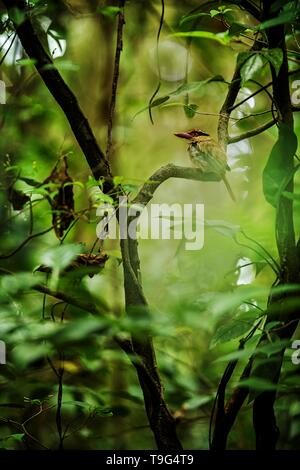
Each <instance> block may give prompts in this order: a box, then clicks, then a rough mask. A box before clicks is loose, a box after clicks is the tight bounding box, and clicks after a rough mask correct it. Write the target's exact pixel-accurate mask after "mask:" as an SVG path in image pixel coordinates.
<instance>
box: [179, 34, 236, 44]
mask: <svg viewBox="0 0 300 470" xmlns="http://www.w3.org/2000/svg"><path fill="white" fill-rule="evenodd" d="M172 36H175V37H181V38H198V39H211V40H213V41H216V42H218V43H220V44H222V45H223V46H227V45H228V44H229V42H230V36H229V35H228V33H227V31H226V32H225V33H212V32H210V31H184V32H178V33H174V34H172Z"/></svg>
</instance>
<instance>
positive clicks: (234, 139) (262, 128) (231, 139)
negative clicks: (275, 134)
mask: <svg viewBox="0 0 300 470" xmlns="http://www.w3.org/2000/svg"><path fill="white" fill-rule="evenodd" d="M276 123H277V121H276V120H274V119H272V120H271V121H268V122H266V123H265V124H262V125H261V126H259V127H255V128H254V129H250V130H249V131H247V132H244V133H243V134H240V135H236V136H234V137H229V138H228V144H234V143H236V142H240V141H241V140H245V139H249V138H250V137H254V136H256V135H259V134H261V133H262V132H264V131H266V130H267V129H270V127H273V126H274V125H275V124H276Z"/></svg>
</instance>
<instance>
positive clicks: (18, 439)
mask: <svg viewBox="0 0 300 470" xmlns="http://www.w3.org/2000/svg"><path fill="white" fill-rule="evenodd" d="M24 436H25V434H24V433H22V434H11V435H10V436H8V438H7V439H13V440H14V441H16V442H21V441H23V438H24Z"/></svg>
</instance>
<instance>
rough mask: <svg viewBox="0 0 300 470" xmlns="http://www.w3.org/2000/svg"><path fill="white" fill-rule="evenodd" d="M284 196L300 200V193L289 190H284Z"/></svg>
mask: <svg viewBox="0 0 300 470" xmlns="http://www.w3.org/2000/svg"><path fill="white" fill-rule="evenodd" d="M282 196H284V197H286V198H287V199H291V200H292V201H300V194H294V193H290V192H289V191H283V192H282Z"/></svg>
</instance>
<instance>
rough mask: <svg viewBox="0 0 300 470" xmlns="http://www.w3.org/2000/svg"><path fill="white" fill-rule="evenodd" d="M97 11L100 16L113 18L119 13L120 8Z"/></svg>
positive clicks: (111, 7)
mask: <svg viewBox="0 0 300 470" xmlns="http://www.w3.org/2000/svg"><path fill="white" fill-rule="evenodd" d="M97 11H99V13H101V15H104V16H107V17H109V18H114V17H115V16H116V15H117V14H118V13H119V12H120V11H121V8H120V7H114V6H108V7H101V8H98V9H97Z"/></svg>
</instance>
